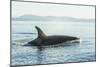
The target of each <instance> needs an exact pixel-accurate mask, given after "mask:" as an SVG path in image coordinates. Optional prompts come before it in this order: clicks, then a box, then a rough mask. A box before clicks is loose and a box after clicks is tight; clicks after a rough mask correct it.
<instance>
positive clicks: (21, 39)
mask: <svg viewBox="0 0 100 67" xmlns="http://www.w3.org/2000/svg"><path fill="white" fill-rule="evenodd" d="M35 26H38V27H40V28H41V29H42V30H43V31H44V32H45V33H46V34H47V35H69V36H75V37H79V38H80V43H63V45H56V46H44V47H42V48H41V49H39V48H38V47H36V46H32V47H30V46H23V45H24V44H26V43H27V42H29V41H31V40H34V39H35V38H36V37H37V30H36V29H35ZM11 46H12V48H11V65H36V64H55V63H69V62H92V61H95V60H96V59H95V57H96V56H95V22H57V21H48V22H45V21H12V44H11Z"/></svg>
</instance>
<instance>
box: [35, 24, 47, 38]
mask: <svg viewBox="0 0 100 67" xmlns="http://www.w3.org/2000/svg"><path fill="white" fill-rule="evenodd" d="M35 28H36V29H37V31H38V38H44V37H46V35H45V34H44V32H43V31H42V30H41V29H40V28H39V27H38V26H35Z"/></svg>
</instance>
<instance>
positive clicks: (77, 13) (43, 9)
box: [12, 2, 95, 18]
mask: <svg viewBox="0 0 100 67" xmlns="http://www.w3.org/2000/svg"><path fill="white" fill-rule="evenodd" d="M21 15H39V16H68V17H75V18H94V17H95V7H93V6H75V5H59V4H46V3H30V2H12V16H13V17H15V16H21Z"/></svg>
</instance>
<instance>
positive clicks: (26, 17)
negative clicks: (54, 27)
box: [12, 15, 95, 22]
mask: <svg viewBox="0 0 100 67" xmlns="http://www.w3.org/2000/svg"><path fill="white" fill-rule="evenodd" d="M12 20H14V21H65V22H66V21H72V22H94V21H95V19H83V18H73V17H65V16H36V15H22V16H19V17H14V18H12Z"/></svg>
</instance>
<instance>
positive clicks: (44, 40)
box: [25, 26, 80, 46]
mask: <svg viewBox="0 0 100 67" xmlns="http://www.w3.org/2000/svg"><path fill="white" fill-rule="evenodd" d="M35 28H36V29H37V32H38V36H37V38H36V39H35V40H32V41H30V42H28V43H27V44H28V45H25V46H43V45H55V44H59V43H63V42H67V41H73V40H79V39H80V38H78V37H73V36H64V35H52V36H47V35H46V34H45V33H44V32H43V31H42V30H41V29H40V28H39V27H38V26H35Z"/></svg>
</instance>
